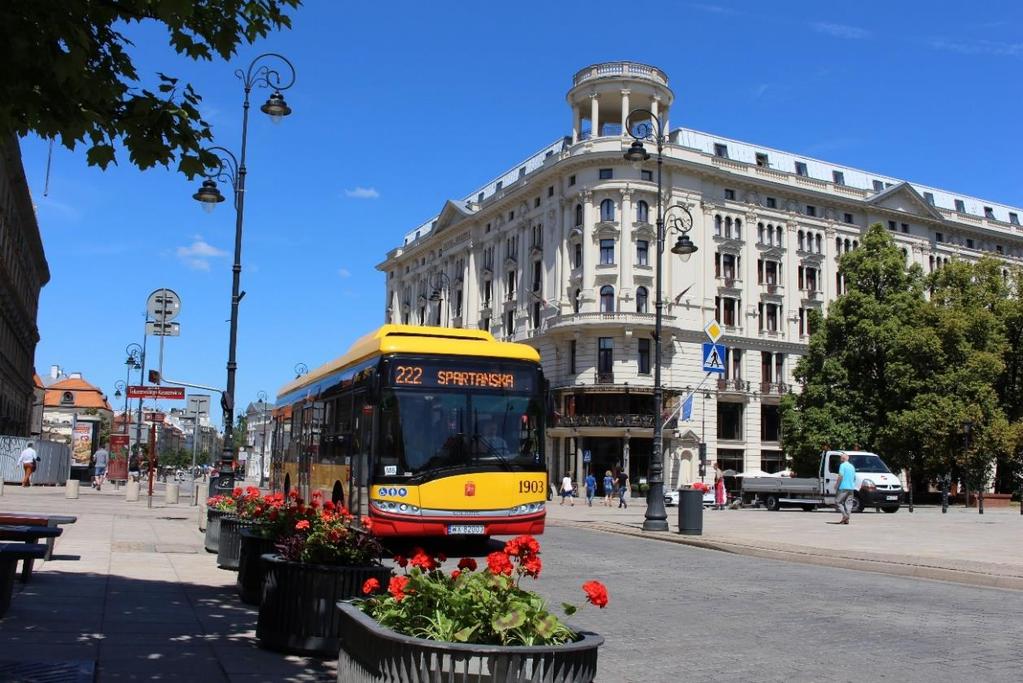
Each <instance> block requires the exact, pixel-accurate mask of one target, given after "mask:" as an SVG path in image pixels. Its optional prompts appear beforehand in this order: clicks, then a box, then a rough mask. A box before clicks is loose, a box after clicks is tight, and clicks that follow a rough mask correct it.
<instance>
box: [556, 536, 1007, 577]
mask: <svg viewBox="0 0 1023 683" xmlns="http://www.w3.org/2000/svg"><path fill="white" fill-rule="evenodd" d="M547 524H548V525H550V526H567V527H574V528H577V529H590V530H591V531H600V532H604V533H611V534H619V535H621V536H632V537H634V538H644V539H647V540H652V541H660V542H662V543H675V544H678V545H687V546H691V547H694V548H700V549H703V550H715V551H718V552H723V553H730V554H733V555H745V556H747V557H759V558H762V559H768V560H781V561H783V562H795V563H798V564H810V565H816V566H820V567H835V568H838V569H853V570H858V571H867V572H874V573H877V574H889V575H892V576H903V577H910V578H916V579H928V580H932V581H948V582H951V583H959V584H963V585H967V586H980V587H985V588H1002V589H1007V590H1016V591H1023V577H1021V576H1008V575H1005V574H992V573H987V572H981V571H971V570H968V569H950V568H948V567H941V566H938V565H933V564H924V562H925V560H924V559H923V558H919V559H918V560H916V561H914V560H912V559H909V558H907V560H906V561H904V562H897V561H894V560H888V559H876V558H874V559H872V558H864V557H853V556H849V555H838V554H836V555H829V554H824V551H822V552H808V551H807V550H805V549H800V550H779V549H775V548H764V547H761V546H755V545H748V544H744V543H734V542H729V541H711V540H707V539H703V538H698V537H695V536H682V535H679V534H676V533H671V532H667V533H665V532H648V531H641V530H640V529H638V528H636V527H632V526H626V525H614V524H607V523H601V522H597V523H592V522H582V523H580V522H576V521H574V520H560V519H559V520H548V521H547Z"/></svg>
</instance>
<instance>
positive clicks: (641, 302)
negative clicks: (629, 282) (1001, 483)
mask: <svg viewBox="0 0 1023 683" xmlns="http://www.w3.org/2000/svg"><path fill="white" fill-rule="evenodd" d="M648 298H649V295H648V294H647V290H646V287H636V313H649V311H648V310H647V309H648V306H647V301H648Z"/></svg>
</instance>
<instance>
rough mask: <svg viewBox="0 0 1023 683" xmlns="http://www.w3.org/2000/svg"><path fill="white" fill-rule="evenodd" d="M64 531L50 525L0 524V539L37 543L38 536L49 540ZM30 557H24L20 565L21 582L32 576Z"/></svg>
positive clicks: (26, 581) (32, 559)
mask: <svg viewBox="0 0 1023 683" xmlns="http://www.w3.org/2000/svg"><path fill="white" fill-rule="evenodd" d="M62 533H64V530H63V529H58V528H56V527H52V526H28V525H15V524H0V541H20V542H22V543H38V542H39V539H40V538H45V539H46V540H50V539H51V538H56V537H57V536H60V535H61V534H62ZM34 561H35V559H34V558H32V557H26V558H25V561H24V562H23V563H22V565H21V582H22V583H28V580H29V579H31V578H32V563H33V562H34Z"/></svg>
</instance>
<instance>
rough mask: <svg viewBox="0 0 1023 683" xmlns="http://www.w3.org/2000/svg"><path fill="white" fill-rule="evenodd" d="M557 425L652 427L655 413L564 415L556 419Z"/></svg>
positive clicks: (555, 424)
mask: <svg viewBox="0 0 1023 683" xmlns="http://www.w3.org/2000/svg"><path fill="white" fill-rule="evenodd" d="M553 426H555V427H638V428H647V429H652V428H653V426H654V416H653V415H636V414H622V415H562V416H561V417H557V418H555V420H554V425H553Z"/></svg>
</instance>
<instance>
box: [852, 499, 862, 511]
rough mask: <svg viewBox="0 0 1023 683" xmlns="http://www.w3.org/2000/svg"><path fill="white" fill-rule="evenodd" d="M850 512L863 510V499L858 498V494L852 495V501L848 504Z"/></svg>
mask: <svg viewBox="0 0 1023 683" xmlns="http://www.w3.org/2000/svg"><path fill="white" fill-rule="evenodd" d="M849 508H850V510H851V511H852V512H863V501H862V500H860V497H859V496H855V495H854V496H853V497H852V503H851V504H850V505H849Z"/></svg>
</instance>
